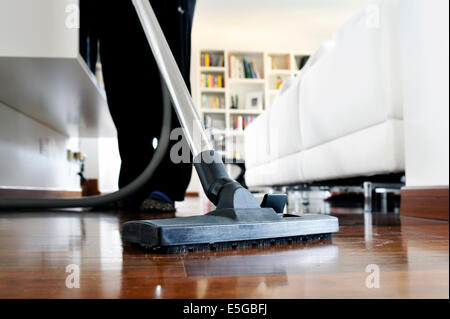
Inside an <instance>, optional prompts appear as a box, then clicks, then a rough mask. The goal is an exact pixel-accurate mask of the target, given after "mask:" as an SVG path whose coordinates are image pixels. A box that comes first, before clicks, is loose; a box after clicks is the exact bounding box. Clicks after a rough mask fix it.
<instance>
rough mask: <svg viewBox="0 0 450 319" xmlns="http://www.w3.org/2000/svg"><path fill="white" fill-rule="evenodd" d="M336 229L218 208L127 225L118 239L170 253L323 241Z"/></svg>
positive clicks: (329, 220) (333, 222)
mask: <svg viewBox="0 0 450 319" xmlns="http://www.w3.org/2000/svg"><path fill="white" fill-rule="evenodd" d="M337 230H338V223H337V219H336V218H334V217H331V216H324V215H312V214H311V215H304V216H295V215H281V214H277V213H275V211H274V210H273V209H272V208H254V209H222V210H216V211H213V212H210V213H208V214H206V215H202V216H192V217H180V218H172V219H158V220H141V221H131V222H127V223H125V224H124V225H123V227H122V238H123V240H124V241H127V242H130V243H134V244H138V245H140V246H142V247H144V248H147V249H150V250H152V251H153V252H157V253H169V254H170V253H186V252H197V251H207V250H227V249H235V248H247V247H248V248H250V247H261V246H272V245H280V244H292V243H298V242H303V241H308V240H319V239H327V238H331V233H332V232H336V231H337Z"/></svg>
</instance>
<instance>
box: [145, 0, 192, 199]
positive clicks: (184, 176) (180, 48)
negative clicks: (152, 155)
mask: <svg viewBox="0 0 450 319" xmlns="http://www.w3.org/2000/svg"><path fill="white" fill-rule="evenodd" d="M195 2H196V1H195V0H172V1H158V0H152V1H151V4H152V6H153V8H154V10H155V13H156V15H157V17H158V21H159V23H160V24H161V28H162V29H163V32H164V35H165V37H166V39H167V41H168V42H169V46H170V48H171V51H172V53H173V55H174V57H175V60H176V61H177V64H178V67H179V68H180V71H181V73H182V75H183V78H184V80H185V83H186V85H187V87H188V89H190V63H191V61H190V60H191V59H190V57H191V30H192V21H193V15H194V8H195ZM178 127H180V124H179V121H178V119H177V116H176V114H175V112H173V114H172V128H173V129H174V128H178ZM176 143H178V141H171V143H170V148H171V147H172V146H174V145H175V144H176ZM184 143H187V142H186V140H184ZM184 149H189V147H188V146H186V147H185V148H184ZM188 156H189V162H188V163H183V162H182V163H177V164H175V163H174V162H173V161H172V160H171V159H170V153H169V152H168V153H167V155H166V158H165V160H164V161H163V163H161V165H160V167H159V169H158V171H157V172H155V174H154V176H153V177H152V181H151V182H152V185H154V186H155V187H156V190H158V191H161V192H163V193H165V194H167V195H168V196H169V197H170V198H171V199H172V200H174V201H182V200H184V196H185V193H186V189H187V187H188V185H189V182H190V179H191V173H192V164H191V162H192V157H191V153H190V152H189V154H188Z"/></svg>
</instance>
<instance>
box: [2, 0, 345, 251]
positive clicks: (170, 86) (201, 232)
mask: <svg viewBox="0 0 450 319" xmlns="http://www.w3.org/2000/svg"><path fill="white" fill-rule="evenodd" d="M132 1H133V4H134V6H135V8H136V11H137V14H138V16H139V20H140V22H141V24H142V27H143V29H144V32H145V34H146V37H147V39H148V42H149V44H150V47H151V50H152V52H153V56H154V58H155V60H156V62H157V65H158V68H159V71H160V74H161V78H162V81H161V82H162V83H163V85H162V86H163V103H164V115H163V126H162V130H161V137H160V143H159V146H158V148H157V150H156V152H155V155H154V157H153V159H152V161H151V162H150V163H149V165H148V167H147V168H146V169H145V170H144V172H143V173H142V174H141V175H140V176H139V177H138V178H137V179H136V180H135V181H133V182H132V183H130V184H129V185H127V186H125V187H124V188H122V189H120V190H119V191H117V192H115V193H112V194H107V195H101V196H91V197H87V198H79V199H0V208H2V207H3V208H5V207H8V208H62V207H64V208H65V207H88V206H98V205H101V204H105V203H108V202H112V201H115V200H118V199H120V198H123V197H126V196H129V195H130V194H132V193H133V192H134V191H136V190H137V189H139V187H140V186H142V185H143V184H144V183H145V181H146V180H148V178H149V177H151V175H152V174H153V172H154V171H155V169H156V168H157V166H158V165H159V163H160V162H161V159H162V158H163V156H164V154H165V152H166V151H167V145H168V141H169V133H170V113H171V112H170V107H171V105H173V107H174V108H175V111H176V114H177V116H178V119H179V121H180V123H181V126H182V128H183V130H184V134H185V136H186V139H187V141H188V143H189V146H190V149H191V152H192V155H193V161H194V167H195V169H196V171H197V173H198V176H199V178H200V182H201V185H202V187H203V190H204V192H205V194H206V196H207V197H208V199H209V200H210V201H211V202H212V203H213V204H214V205H215V206H216V209H215V210H214V211H211V212H209V213H207V214H205V215H200V216H190V217H177V218H170V219H156V220H137V221H129V222H126V223H124V224H123V226H122V239H123V241H124V242H129V243H131V244H137V245H140V246H143V247H145V248H147V249H150V250H151V251H154V252H161V253H184V252H193V251H204V250H223V249H230V248H231V249H233V248H240V247H255V246H256V247H258V246H268V245H277V244H284V243H296V242H301V241H306V240H320V239H324V238H331V234H332V233H334V232H337V231H338V230H339V224H338V219H337V218H336V217H333V216H328V215H314V214H307V215H303V216H297V215H289V214H284V207H285V205H286V202H287V196H286V195H284V194H283V195H280V194H267V195H265V196H264V199H263V201H262V203H261V204H259V203H258V201H257V200H256V199H255V197H254V196H253V194H252V193H251V192H249V191H248V190H247V189H246V188H244V187H242V186H241V184H239V183H238V182H236V181H234V180H233V179H231V178H230V177H229V175H228V173H227V171H226V169H225V167H224V164H223V162H222V158H221V156H220V155H219V154H218V153H216V152H215V150H214V148H213V147H212V146H211V145H210V142H209V139H208V138H207V136H206V133H205V131H204V129H203V126H202V124H201V121H200V118H199V116H198V114H197V112H196V110H195V106H194V104H193V101H192V98H191V95H190V93H189V90H188V89H187V87H186V84H185V83H184V80H183V77H182V75H181V72H180V70H179V69H178V66H177V64H176V61H175V59H174V57H173V55H172V52H171V50H170V48H169V45H168V43H167V41H166V39H165V37H164V34H163V32H162V30H161V27H160V25H159V23H158V20H157V18H156V16H155V13H154V12H153V9H152V7H151V5H150V2H149V1H148V0H132Z"/></svg>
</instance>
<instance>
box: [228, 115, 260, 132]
mask: <svg viewBox="0 0 450 319" xmlns="http://www.w3.org/2000/svg"><path fill="white" fill-rule="evenodd" d="M254 119H255V116H249V115H236V116H234V119H233V121H232V122H233V129H234V130H235V131H243V130H245V129H246V128H247V126H248V125H249V124H250V123H252V122H253V120H254Z"/></svg>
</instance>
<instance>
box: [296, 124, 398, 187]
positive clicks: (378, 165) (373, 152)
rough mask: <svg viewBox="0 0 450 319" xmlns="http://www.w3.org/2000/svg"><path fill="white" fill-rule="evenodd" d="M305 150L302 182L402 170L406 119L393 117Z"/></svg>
mask: <svg viewBox="0 0 450 319" xmlns="http://www.w3.org/2000/svg"><path fill="white" fill-rule="evenodd" d="M302 153H303V159H302V172H303V176H304V179H303V180H299V182H310V181H320V180H330V179H335V178H347V177H354V176H364V175H372V174H383V173H391V172H401V171H404V169H405V160H404V141H403V121H402V120H389V121H386V122H384V123H382V124H378V125H375V126H372V127H370V128H367V129H364V130H361V131H358V132H355V133H353V134H349V135H346V136H344V137H341V138H339V139H336V140H333V141H331V142H328V143H325V144H321V145H319V146H317V147H314V148H312V149H309V150H306V151H303V152H302Z"/></svg>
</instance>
